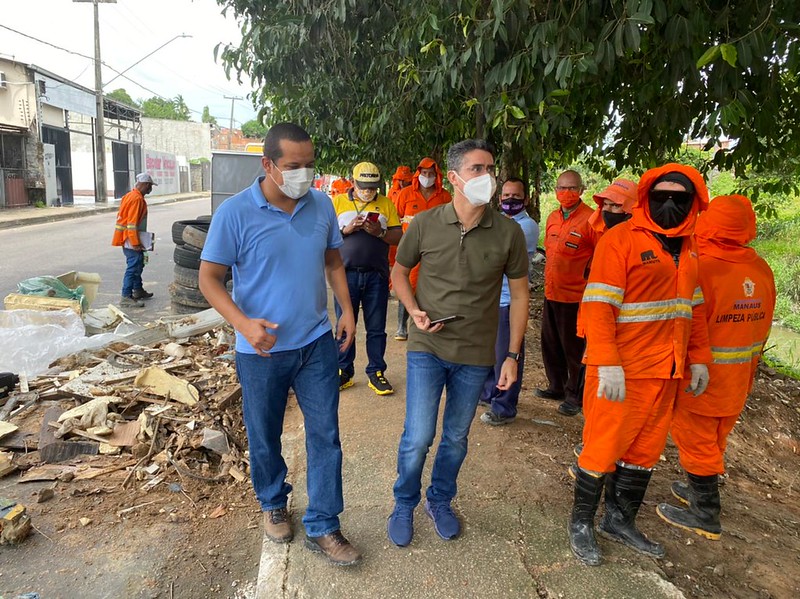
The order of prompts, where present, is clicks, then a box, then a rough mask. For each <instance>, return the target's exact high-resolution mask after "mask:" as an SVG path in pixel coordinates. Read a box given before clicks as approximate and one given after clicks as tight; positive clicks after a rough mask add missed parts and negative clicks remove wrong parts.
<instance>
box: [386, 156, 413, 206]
mask: <svg viewBox="0 0 800 599" xmlns="http://www.w3.org/2000/svg"><path fill="white" fill-rule="evenodd" d="M413 180H414V176H413V174H412V173H411V169H410V168H409V167H407V166H405V165H402V166H398V167H397V170H396V171H395V172H394V175H392V186H391V187H390V188H389V193H387V194H386V195H387V196H388V197H389V199H390V200H392V203H393V204H394V205H395V208H396V207H397V196H399V195H400V192H401V191H402V190H403V189H404V188H403V187H401V186H400V184H401V183H409V184H410V183H411V182H412V181H413Z"/></svg>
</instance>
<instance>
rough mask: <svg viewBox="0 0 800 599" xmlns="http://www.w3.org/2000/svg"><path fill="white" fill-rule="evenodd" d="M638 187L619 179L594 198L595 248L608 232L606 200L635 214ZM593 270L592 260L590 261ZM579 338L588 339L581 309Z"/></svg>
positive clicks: (593, 225) (590, 223) (592, 230)
mask: <svg viewBox="0 0 800 599" xmlns="http://www.w3.org/2000/svg"><path fill="white" fill-rule="evenodd" d="M637 189H638V187H637V185H636V183H634V182H633V181H629V180H628V179H617V180H616V181H614V182H613V183H611V185H609V186H608V187H606V188H605V189H604V190H603V191H601V192H600V193H596V194H594V195H593V196H592V199H593V200H594V203H595V204H597V209H596V210H595V211H594V212H592V215H591V216H590V217H589V221H588V222H589V226H590V227H591V239H592V240H593V243H594V246H595V247H597V243H598V242H599V241H600V238H601V237H602V236H603V233H605V232H606V229H607V228H606V223H605V221H604V220H603V206H604V204H605V201H606V200H611V201H612V202H614V203H615V204H621V205H622V211H623V212H624V213H625V214H630V213H631V212H633V205H634V204H635V203H636V192H637ZM590 270H591V260H590ZM578 337H586V332H585V327H584V325H583V318H582V317H581V311H580V308H578Z"/></svg>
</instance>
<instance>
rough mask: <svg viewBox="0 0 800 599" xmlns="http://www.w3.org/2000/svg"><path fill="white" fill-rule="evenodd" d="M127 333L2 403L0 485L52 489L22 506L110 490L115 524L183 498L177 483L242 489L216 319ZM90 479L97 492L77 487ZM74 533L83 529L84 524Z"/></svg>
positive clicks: (233, 392)
mask: <svg viewBox="0 0 800 599" xmlns="http://www.w3.org/2000/svg"><path fill="white" fill-rule="evenodd" d="M109 320H111V317H110V316H109ZM126 326H130V328H131V330H132V331H133V332H132V333H131V334H129V335H127V336H126V337H125V341H124V342H116V343H113V344H111V345H108V346H106V347H103V348H100V349H92V350H84V351H80V352H77V353H74V354H71V355H69V356H66V357H64V358H61V359H59V360H57V361H56V362H55V363H53V364H51V365H50V367H49V369H48V370H47V371H46V372H45V373H43V374H41V375H39V376H38V377H35V378H30V379H29V380H28V387H29V392H28V393H27V394H22V393H21V392H19V391H17V392H12V393H11V394H10V395H9V398H8V400H7V401H6V402H4V403H5V407H6V408H8V409H7V411H8V417H7V419H6V421H3V422H0V449H3V450H5V451H4V452H2V453H0V476H4V475H9V474H11V473H13V472H15V471H17V470H19V471H21V474H19V475H17V478H16V482H17V483H29V482H34V481H38V482H39V483H40V484H41V481H52V485H53V488H46V489H41V490H39V491H38V493H37V494H34V495H33V496H34V497H36V498H37V501H39V502H42V501H46V500H47V499H50V498H52V497H53V495H54V493H55V492H58V494H59V500H60V501H64V500H68V499H69V497H71V496H81V495H86V494H94V493H95V492H100V493H107V492H110V491H109V489H114V492H122V493H127V494H129V495H130V498H131V500H130V501H129V502H127V505H132V506H133V507H132V508H130V509H128V508H125V509H124V510H121V511H120V515H126V516H131V517H132V516H133V515H134V512H137V511H138V510H139V509H140V508H143V507H144V506H148V505H150V504H151V503H152V502H144V503H142V500H141V496H142V494H143V493H148V492H151V493H153V492H154V490H156V489H159V490H163V489H167V488H169V489H170V490H172V489H173V488H175V489H178V491H176V492H178V493H181V494H183V495H185V496H186V497H188V495H186V493H185V491H184V490H183V488H184V487H185V484H186V481H187V479H191V480H194V481H200V483H199V484H201V485H202V484H203V483H209V484H210V483H227V484H229V485H241V484H247V481H248V480H249V476H250V464H249V455H248V452H247V436H246V434H245V427H244V422H243V420H242V412H241V387H240V386H239V384H238V381H237V378H236V374H235V369H234V361H233V343H234V337H233V334H232V331H231V330H230V329H229V328H226V326H227V325H225V323H224V322H223V321H222V319H221V317H220V316H219V314H217V313H216V312H215V311H213V310H207V311H205V312H203V313H200V314H198V315H194V316H189V317H182V318H181V319H180V320H178V319H171V320H168V321H167V322H161V323H156V324H155V325H154V326H148V327H142V326H139V325H137V324H136V323H130V322H128V323H126ZM12 398H14V399H15V401H14V403H13V404H11V407H10V408H9V402H10V401H11V399H12ZM92 479H98V480H102V481H103V482H100V483H94V484H95V485H98V484H99V485H100V486H95V487H94V488H92V487H88V486H84V487H81V486H80V485H79V483H80V482H81V481H90V480H92ZM55 485H58V486H59V490H58V491H54V488H55ZM61 485H67V486H68V487H73V490H72V491H69V490H67V489H63V488H61ZM109 485H111V486H109ZM162 492H163V491H162ZM25 494H26V495H27V496H31V495H30V494H29V493H28V492H25ZM137 499H138V501H137ZM192 503H193V502H192ZM15 505H16V504H15ZM123 505H124V504H123ZM23 511H24V508H23ZM226 511H227V508H222V507H220V508H218V509H217V510H215V511H214V512H212V514H211V515H210V517H212V518H217V517H221V516H223V515H224V514H225V513H226ZM15 514H16V512H15ZM26 517H27V516H26ZM15 518H17V520H18V521H21V516H18V515H15ZM176 518H177V516H176ZM28 520H29V519H28ZM78 522H79V523H80V525H82V526H87V525H88V524H91V519H90V518H88V517H87V518H82V519H79V520H78ZM28 524H29V522H28ZM13 526H14V527H17V525H16V524H14V525H13ZM14 530H18V527H17V528H14ZM9 534H10V535H11V536H12V537H13V538H22V537H20V533H19V532H14V533H9ZM5 542H11V541H5Z"/></svg>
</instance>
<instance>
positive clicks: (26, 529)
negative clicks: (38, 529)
mask: <svg viewBox="0 0 800 599" xmlns="http://www.w3.org/2000/svg"><path fill="white" fill-rule="evenodd" d="M30 532H31V518H30V516H29V515H28V510H27V509H26V507H25V506H24V505H22V504H21V503H17V502H16V501H14V500H13V499H6V498H3V497H0V545H5V544H7V543H10V544H16V543H21V542H22V541H24V540H25V538H26V537H27V536H28V535H29V534H30Z"/></svg>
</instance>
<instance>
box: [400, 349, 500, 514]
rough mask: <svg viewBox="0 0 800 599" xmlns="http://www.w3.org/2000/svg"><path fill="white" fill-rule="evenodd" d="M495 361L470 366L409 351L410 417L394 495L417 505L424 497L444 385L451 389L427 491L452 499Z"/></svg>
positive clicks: (437, 499)
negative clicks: (425, 470) (424, 470)
mask: <svg viewBox="0 0 800 599" xmlns="http://www.w3.org/2000/svg"><path fill="white" fill-rule="evenodd" d="M490 370H491V366H468V365H465V364H455V363H453V362H448V361H446V360H442V359H440V358H437V357H436V356H435V355H433V354H430V353H426V352H416V351H410V352H408V355H407V380H406V421H405V425H404V428H403V435H402V436H401V437H400V448H399V449H398V451H397V482H396V483H395V484H394V499H395V501H396V502H397V504H398V505H402V506H405V507H408V508H412V509H413V508H414V507H415V506H416V505H417V504H418V503H419V501H420V490H421V488H422V468H423V466H424V465H425V458H426V456H427V455H428V450H429V449H430V447H431V445H432V444H433V438H434V436H435V435H436V420H437V417H438V415H439V402H440V400H441V398H442V390H443V389H444V388H447V398H446V400H445V408H444V420H443V422H442V439H441V441H440V442H439V448H438V449H437V450H436V459H435V460H434V462H433V472H432V474H431V484H430V486H429V487H428V490H427V492H426V496H427V498H428V501H430V502H431V503H448V502H450V501H451V500H452V499H453V497H455V496H456V491H457V487H456V479H457V478H458V471H459V470H460V469H461V464H463V463H464V458H465V457H466V456H467V435H468V434H469V427H470V425H471V424H472V420H473V418H474V417H475V408H477V407H478V398H479V397H480V394H481V389H482V388H483V382H484V381H485V380H486V375H487V374H489V371H490Z"/></svg>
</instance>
